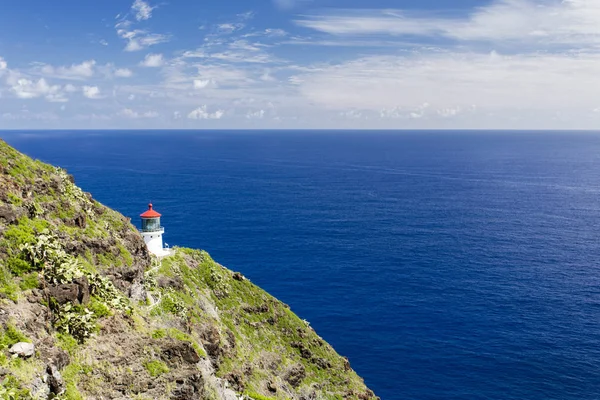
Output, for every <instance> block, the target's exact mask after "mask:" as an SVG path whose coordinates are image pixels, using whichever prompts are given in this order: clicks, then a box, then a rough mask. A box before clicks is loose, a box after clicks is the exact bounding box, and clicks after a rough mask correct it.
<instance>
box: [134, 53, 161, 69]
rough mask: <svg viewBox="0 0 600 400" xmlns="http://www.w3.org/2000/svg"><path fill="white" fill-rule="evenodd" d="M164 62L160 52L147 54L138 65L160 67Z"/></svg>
mask: <svg viewBox="0 0 600 400" xmlns="http://www.w3.org/2000/svg"><path fill="white" fill-rule="evenodd" d="M164 63H165V60H164V58H163V55H162V54H147V55H146V57H145V58H144V60H143V61H142V62H140V66H142V67H148V68H157V67H162V66H163V65H164Z"/></svg>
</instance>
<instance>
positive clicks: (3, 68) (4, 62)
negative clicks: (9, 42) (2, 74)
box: [0, 57, 8, 71]
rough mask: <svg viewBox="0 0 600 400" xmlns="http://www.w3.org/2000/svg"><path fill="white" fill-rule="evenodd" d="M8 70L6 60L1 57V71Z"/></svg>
mask: <svg viewBox="0 0 600 400" xmlns="http://www.w3.org/2000/svg"><path fill="white" fill-rule="evenodd" d="M7 68H8V64H7V63H6V61H5V60H4V58H2V57H0V71H2V70H5V69H7Z"/></svg>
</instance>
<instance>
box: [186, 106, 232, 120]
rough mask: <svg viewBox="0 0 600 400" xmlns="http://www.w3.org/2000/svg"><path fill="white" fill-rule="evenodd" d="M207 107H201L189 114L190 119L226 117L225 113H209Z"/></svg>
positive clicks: (221, 111) (218, 111)
mask: <svg viewBox="0 0 600 400" xmlns="http://www.w3.org/2000/svg"><path fill="white" fill-rule="evenodd" d="M207 110H208V109H207V106H206V105H204V106H201V107H198V108H197V109H195V110H194V111H192V112H190V113H189V114H188V118H189V119H221V117H223V115H225V111H223V110H217V111H215V112H213V113H210V112H208V111H207Z"/></svg>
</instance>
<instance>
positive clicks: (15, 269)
mask: <svg viewBox="0 0 600 400" xmlns="http://www.w3.org/2000/svg"><path fill="white" fill-rule="evenodd" d="M6 266H7V267H8V269H9V270H10V272H12V273H13V274H15V275H16V276H22V275H23V274H26V273H28V272H31V270H32V269H33V266H32V265H31V264H30V263H28V262H27V261H25V260H23V259H22V258H19V257H10V258H9V259H8V260H7V261H6Z"/></svg>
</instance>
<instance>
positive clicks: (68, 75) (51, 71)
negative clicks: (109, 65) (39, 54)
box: [34, 60, 96, 80]
mask: <svg viewBox="0 0 600 400" xmlns="http://www.w3.org/2000/svg"><path fill="white" fill-rule="evenodd" d="M95 66H96V61H95V60H88V61H84V62H82V63H80V64H72V65H70V66H60V67H54V66H52V65H49V64H39V66H38V67H36V68H34V72H36V73H38V74H42V75H44V76H46V77H52V78H56V79H71V80H83V79H87V78H91V77H92V76H94V73H95Z"/></svg>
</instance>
